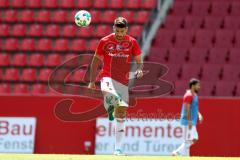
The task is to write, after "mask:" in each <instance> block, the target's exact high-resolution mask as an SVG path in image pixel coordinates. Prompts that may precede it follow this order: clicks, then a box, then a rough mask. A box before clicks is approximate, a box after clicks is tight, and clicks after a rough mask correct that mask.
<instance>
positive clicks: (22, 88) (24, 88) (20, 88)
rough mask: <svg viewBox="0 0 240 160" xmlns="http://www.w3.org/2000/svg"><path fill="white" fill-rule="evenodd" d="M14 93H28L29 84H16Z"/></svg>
mask: <svg viewBox="0 0 240 160" xmlns="http://www.w3.org/2000/svg"><path fill="white" fill-rule="evenodd" d="M14 94H29V86H28V85H27V84H16V85H15V86H14Z"/></svg>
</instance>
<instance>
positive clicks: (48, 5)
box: [43, 0, 58, 8]
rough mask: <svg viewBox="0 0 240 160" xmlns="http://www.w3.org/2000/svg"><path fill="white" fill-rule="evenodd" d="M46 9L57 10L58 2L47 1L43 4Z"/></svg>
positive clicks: (53, 0) (56, 0)
mask: <svg viewBox="0 0 240 160" xmlns="http://www.w3.org/2000/svg"><path fill="white" fill-rule="evenodd" d="M43 7H44V8H57V7H58V0H46V1H44V3H43Z"/></svg>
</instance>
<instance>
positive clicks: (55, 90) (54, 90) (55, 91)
mask: <svg viewBox="0 0 240 160" xmlns="http://www.w3.org/2000/svg"><path fill="white" fill-rule="evenodd" d="M64 92H65V89H64V86H63V85H59V84H53V85H51V88H50V87H49V88H48V95H49V96H56V95H59V94H61V95H62V93H64Z"/></svg>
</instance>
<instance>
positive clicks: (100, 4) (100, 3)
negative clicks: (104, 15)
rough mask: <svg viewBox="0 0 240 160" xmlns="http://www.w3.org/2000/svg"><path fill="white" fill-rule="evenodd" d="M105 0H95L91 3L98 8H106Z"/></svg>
mask: <svg viewBox="0 0 240 160" xmlns="http://www.w3.org/2000/svg"><path fill="white" fill-rule="evenodd" d="M107 6H108V5H107V0H97V1H94V3H93V8H98V9H99V8H100V9H106V8H107Z"/></svg>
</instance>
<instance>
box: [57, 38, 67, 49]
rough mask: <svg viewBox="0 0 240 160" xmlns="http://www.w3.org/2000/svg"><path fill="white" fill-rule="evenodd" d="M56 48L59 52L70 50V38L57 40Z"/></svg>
mask: <svg viewBox="0 0 240 160" xmlns="http://www.w3.org/2000/svg"><path fill="white" fill-rule="evenodd" d="M54 50H55V51H58V52H63V51H68V40H66V39H58V40H56V42H55V47H54Z"/></svg>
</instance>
